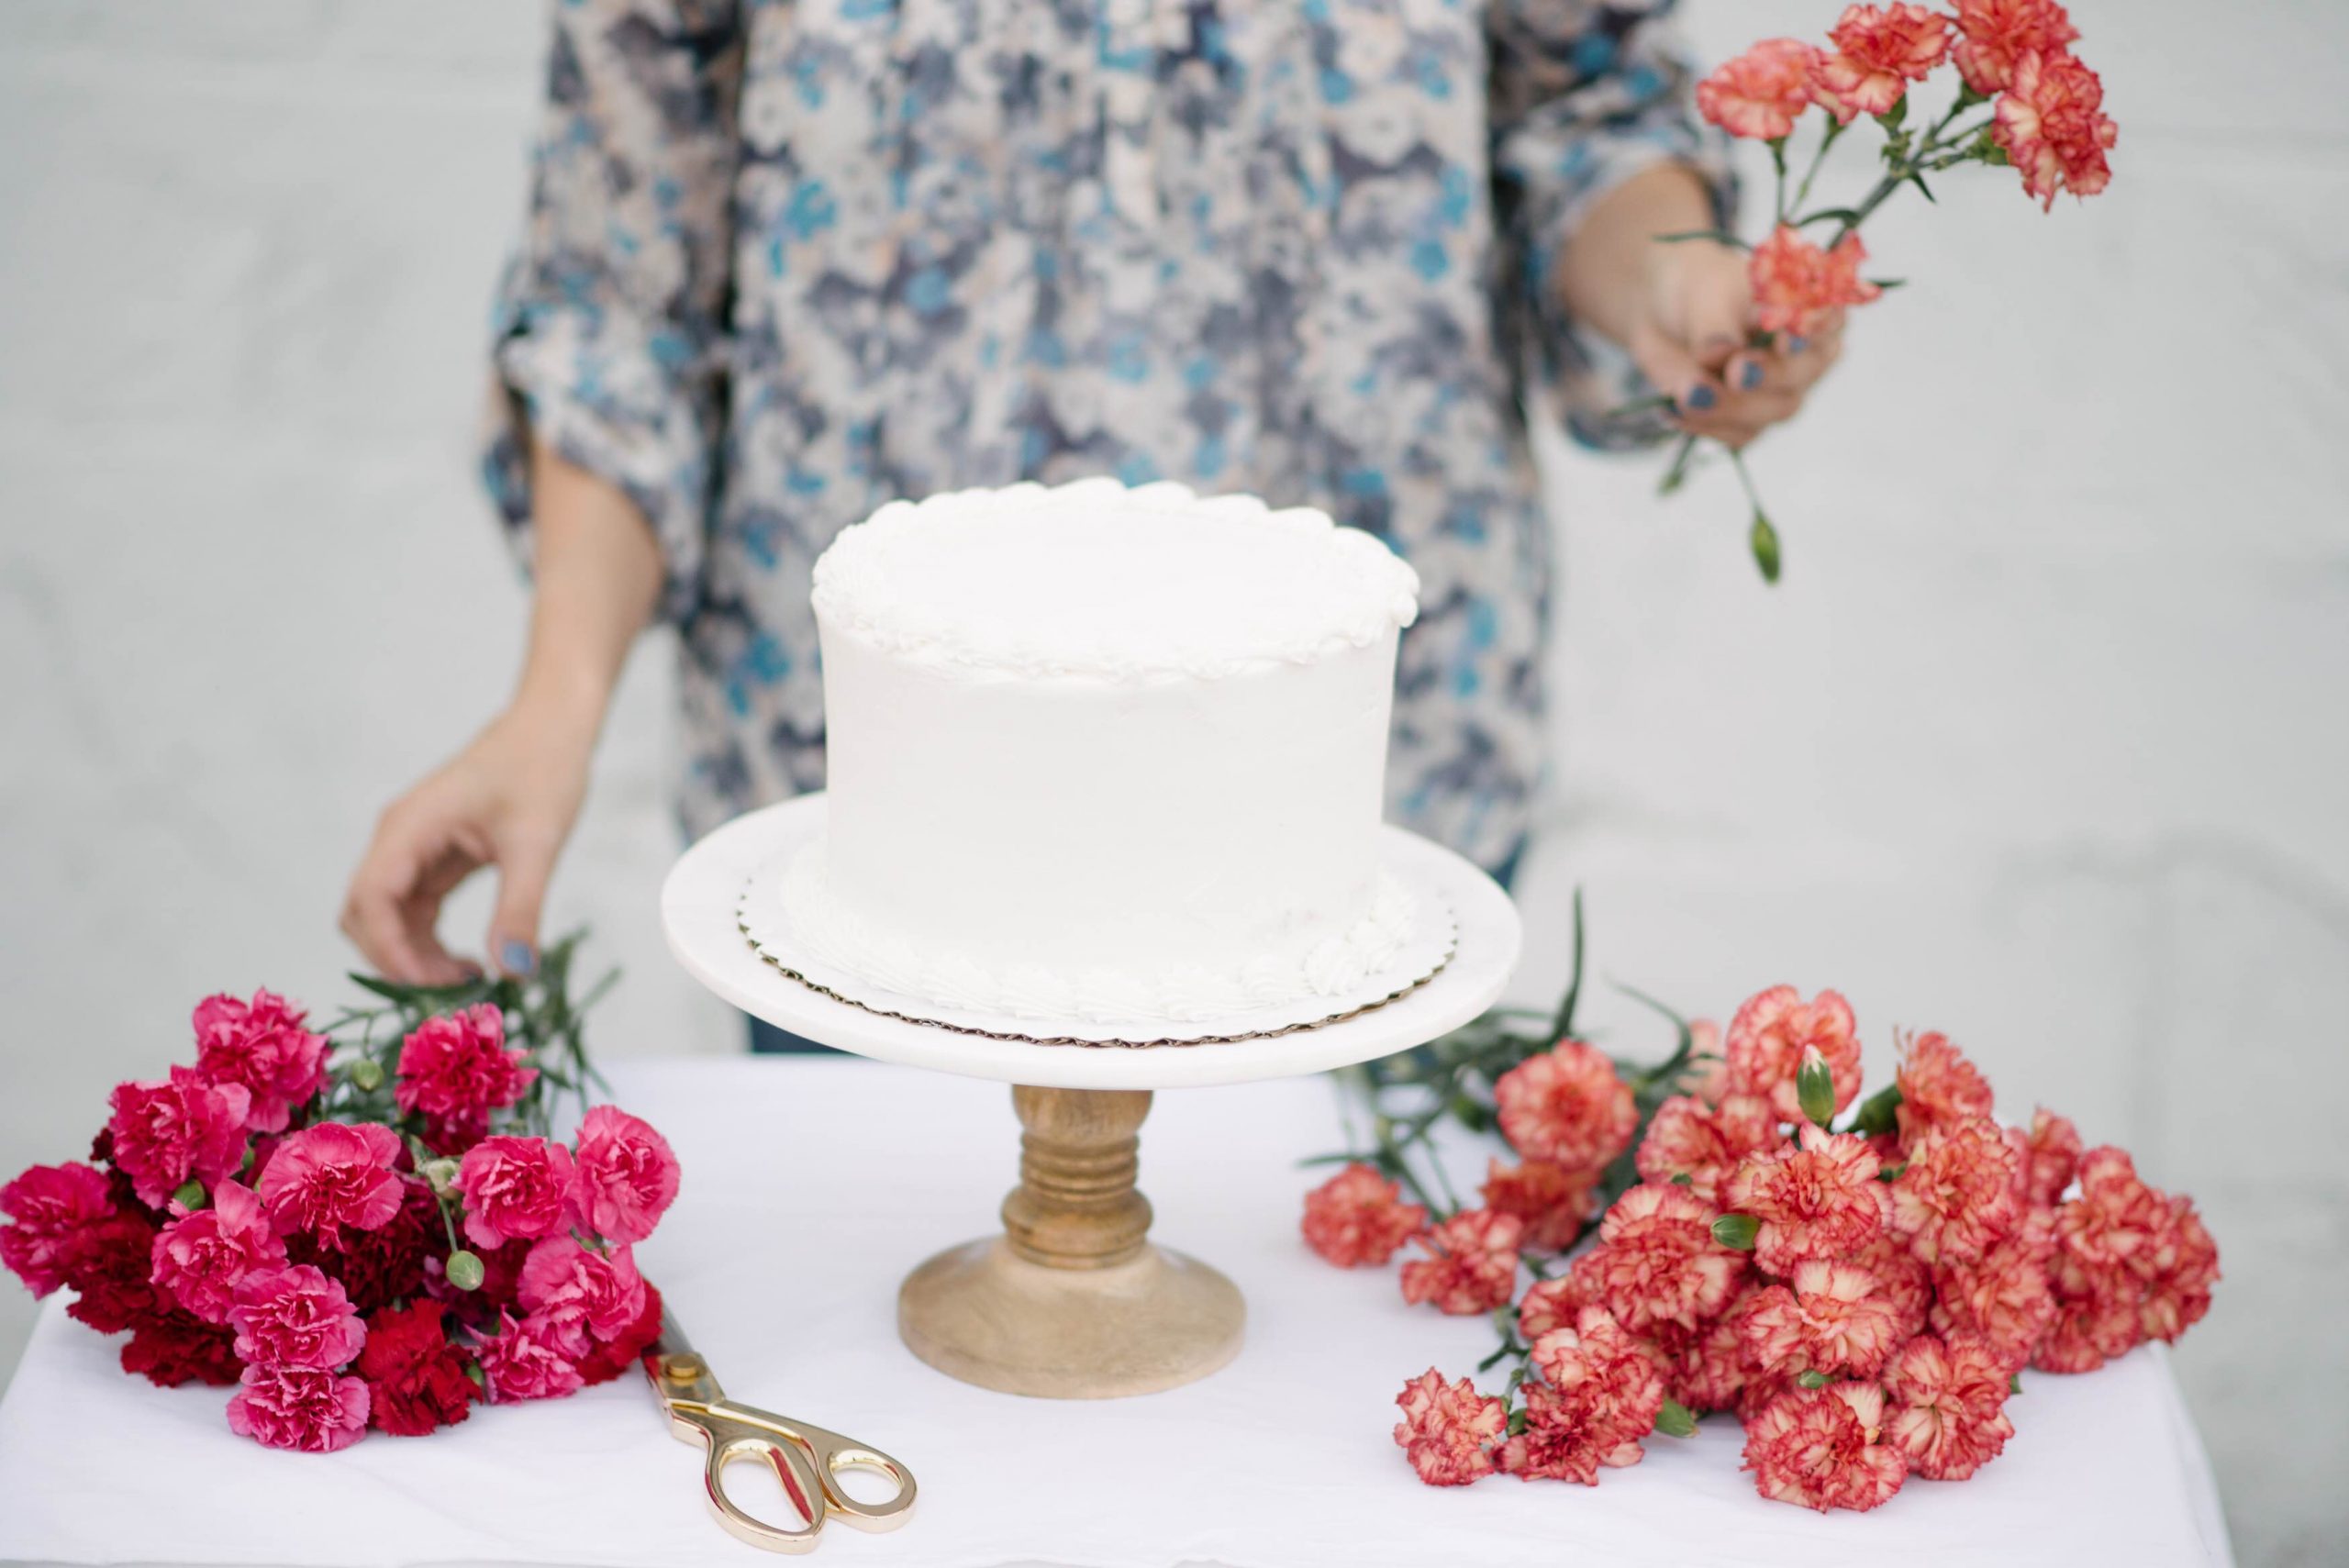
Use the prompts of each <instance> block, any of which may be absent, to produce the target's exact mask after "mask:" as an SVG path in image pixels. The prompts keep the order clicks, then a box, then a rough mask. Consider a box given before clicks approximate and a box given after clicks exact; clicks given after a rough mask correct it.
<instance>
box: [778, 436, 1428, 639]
mask: <svg viewBox="0 0 2349 1568" xmlns="http://www.w3.org/2000/svg"><path fill="white" fill-rule="evenodd" d="M1007 527H1009V528H1016V530H1017V536H1018V537H1017V540H1016V546H1017V547H1016V548H1006V540H1005V536H1004V531H1003V530H1004V529H1005V528H1007ZM1418 595H1419V577H1418V574H1417V573H1414V572H1413V571H1412V570H1411V568H1410V567H1409V566H1408V564H1407V563H1405V562H1403V561H1402V560H1401V559H1400V558H1398V557H1397V555H1396V554H1395V553H1394V552H1393V551H1392V550H1388V549H1387V548H1386V546H1385V545H1384V544H1382V543H1380V542H1379V541H1378V540H1377V539H1375V538H1373V537H1372V536H1371V535H1369V534H1366V533H1364V532H1362V531H1361V530H1360V529H1358V528H1340V527H1338V526H1337V525H1336V524H1335V523H1333V522H1332V521H1331V520H1330V517H1329V515H1328V514H1326V513H1323V512H1319V511H1315V510H1313V509H1312V508H1310V507H1303V506H1298V507H1289V508H1286V509H1282V510H1277V511H1275V510H1273V509H1270V508H1268V507H1266V506H1265V505H1264V502H1262V501H1260V500H1258V499H1257V498H1256V497H1254V496H1252V495H1222V496H1215V497H1208V498H1202V497H1200V496H1197V495H1194V494H1192V492H1191V491H1190V490H1188V489H1186V488H1185V487H1184V486H1183V485H1180V484H1145V485H1142V486H1140V487H1139V488H1133V489H1129V488H1127V487H1126V486H1124V485H1122V484H1119V483H1117V482H1116V481H1115V480H1109V479H1085V480H1078V481H1076V482H1074V484H1063V485H1058V486H1055V487H1052V488H1046V487H1045V486H1043V485H1040V484H1014V485H1010V486H1008V487H1007V488H1004V489H1001V490H963V491H957V492H952V493H950V494H946V495H933V496H930V497H929V498H928V499H926V500H921V501H896V502H892V503H890V504H889V505H888V506H884V507H882V508H881V509H880V510H879V511H878V512H876V513H874V515H873V517H871V518H870V519H869V520H868V521H866V522H863V523H860V524H857V525H856V526H854V527H852V528H847V529H844V530H843V531H842V532H841V535H840V537H839V538H838V539H836V540H834V541H833V543H832V545H831V547H830V548H829V550H826V551H825V552H824V554H823V556H822V558H821V559H820V560H818V562H817V563H816V571H815V605H816V609H817V611H818V614H819V615H820V616H821V617H824V621H825V624H826V626H827V627H828V628H839V629H841V630H844V631H848V632H850V633H852V634H853V635H855V636H856V637H858V638H861V639H863V640H865V641H867V642H869V643H871V644H872V645H874V647H876V648H879V649H881V650H884V651H886V652H888V653H891V654H893V655H896V656H897V657H899V658H903V659H907V660H909V661H913V662H920V663H923V664H925V665H929V666H931V667H944V668H959V669H964V670H970V671H974V672H991V673H1002V674H1009V675H1014V676H1023V677H1030V678H1038V677H1051V676H1063V675H1069V676H1086V677H1096V678H1103V679H1109V680H1130V679H1149V678H1163V677H1167V676H1188V677H1191V678H1194V679H1200V680H1214V679H1219V678H1221V677H1224V676H1227V675H1230V674H1235V673H1240V672H1241V671H1243V670H1245V669H1247V668H1249V667H1251V666H1254V665H1261V664H1264V663H1267V662H1286V663H1304V662H1311V661H1313V660H1316V659H1319V658H1321V657H1322V656H1324V655H1326V654H1328V653H1329V652H1330V651H1333V650H1336V649H1339V648H1342V647H1355V648H1361V647H1365V646H1368V645H1370V644H1371V643H1373V642H1375V641H1377V640H1378V639H1382V638H1384V637H1386V635H1388V634H1389V633H1391V632H1393V631H1394V630H1395V629H1397V628H1400V627H1406V626H1408V625H1410V624H1411V621H1412V620H1413V618H1414V617H1416V616H1417V614H1418V609H1419V600H1418Z"/></svg>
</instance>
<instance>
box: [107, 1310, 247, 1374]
mask: <svg viewBox="0 0 2349 1568" xmlns="http://www.w3.org/2000/svg"><path fill="white" fill-rule="evenodd" d="M236 1338H237V1336H236V1334H235V1333H234V1332H233V1331H231V1330H230V1329H226V1328H220V1327H216V1326H215V1325H213V1324H210V1323H206V1322H205V1321H204V1320H203V1319H201V1318H196V1317H195V1316H194V1315H193V1314H191V1313H186V1312H167V1313H163V1314H161V1315H159V1316H157V1317H152V1318H141V1319H139V1322H138V1323H137V1324H136V1325H134V1326H133V1327H132V1329H131V1330H130V1338H129V1339H128V1340H127V1341H125V1342H124V1344H123V1347H122V1370H123V1371H125V1372H127V1373H131V1374H132V1375H133V1376H136V1377H143V1378H145V1379H146V1380H147V1381H148V1382H150V1383H151V1384H154V1385H156V1386H157V1387H159V1388H177V1387H179V1386H180V1385H182V1384H185V1383H202V1384H208V1385H211V1386H213V1387H215V1388H226V1387H228V1385H230V1384H232V1383H234V1382H236V1381H237V1374H238V1373H239V1372H241V1371H243V1370H244V1362H241V1361H239V1360H238V1359H237V1352H236Z"/></svg>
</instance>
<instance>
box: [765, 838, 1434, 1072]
mask: <svg viewBox="0 0 2349 1568" xmlns="http://www.w3.org/2000/svg"><path fill="white" fill-rule="evenodd" d="M754 886H755V880H753V881H752V882H751V883H746V884H744V887H743V891H742V896H741V897H740V898H738V899H736V900H735V904H734V911H735V914H734V929H736V930H738V931H740V932H741V933H742V940H743V941H744V942H745V943H747V944H748V945H749V947H750V949H751V952H753V953H755V954H757V955H758V959H759V962H762V963H763V964H765V965H766V966H767V967H768V968H769V969H772V970H774V972H775V973H778V974H781V975H784V976H785V977H786V978H787V979H790V980H792V981H794V982H796V983H797V984H801V985H804V986H806V987H807V989H808V990H810V991H813V992H815V993H816V995H819V996H824V997H828V998H829V999H830V1000H832V1001H835V1002H839V1003H842V1004H844V1005H846V1006H851V1007H854V1008H856V1009H857V1010H858V1011H859V1012H863V1013H871V1014H872V1015H873V1016H874V1017H875V1018H894V1019H896V1021H897V1022H899V1023H905V1024H919V1025H921V1026H922V1027H923V1028H924V1029H942V1030H944V1031H945V1032H946V1033H948V1034H960V1035H970V1036H973V1037H974V1038H976V1039H979V1040H1012V1041H1017V1042H1019V1043H1022V1044H1026V1045H1074V1046H1082V1047H1086V1048H1089V1049H1093V1050H1109V1051H1155V1050H1162V1049H1168V1048H1173V1047H1177V1046H1189V1045H1230V1044H1233V1043H1235V1042H1236V1041H1240V1040H1277V1039H1279V1038H1280V1037H1281V1036H1283V1035H1290V1034H1302V1033H1304V1032H1305V1031H1306V1030H1308V1029H1321V1028H1324V1027H1326V1026H1328V1025H1330V1024H1341V1023H1344V1022H1345V1021H1346V1020H1347V1019H1348V1018H1360V1017H1362V1016H1363V1015H1364V1013H1369V1012H1375V1011H1376V1010H1377V1009H1379V1008H1380V1007H1383V1006H1386V1005H1387V1004H1388V1003H1389V1002H1394V1001H1399V1000H1400V999H1401V998H1403V997H1405V996H1408V995H1410V994H1411V993H1412V992H1414V991H1417V990H1418V989H1419V987H1420V986H1422V985H1425V984H1428V982H1430V981H1431V980H1433V979H1434V978H1435V977H1436V976H1437V975H1439V974H1442V973H1443V972H1444V971H1445V970H1446V969H1447V968H1449V967H1451V964H1452V956H1453V953H1455V952H1457V951H1460V927H1459V921H1458V920H1457V918H1454V919H1453V931H1452V940H1451V941H1450V942H1449V943H1447V944H1446V945H1445V947H1444V950H1443V956H1442V958H1441V959H1438V960H1437V961H1436V966H1435V967H1434V968H1433V969H1431V970H1429V971H1428V972H1427V973H1425V974H1422V975H1420V976H1419V978H1418V979H1417V980H1414V981H1412V982H1410V983H1409V984H1406V985H1400V986H1397V988H1396V989H1394V990H1393V991H1390V992H1388V993H1387V994H1386V995H1384V996H1380V997H1377V998H1375V1000H1372V1001H1368V1002H1364V1003H1363V1004H1361V1005H1360V1006H1353V1007H1349V1008H1347V1009H1346V1010H1345V1011H1344V1012H1342V1013H1332V1014H1330V1016H1329V1017H1328V1018H1313V1019H1310V1020H1308V1021H1307V1022H1305V1023H1297V1024H1284V1025H1282V1026H1281V1027H1280V1028H1278V1029H1252V1030H1250V1031H1248V1032H1247V1033H1244V1034H1210V1035H1198V1036H1196V1037H1194V1038H1192V1039H1188V1040H1163V1039H1162V1040H1085V1039H1082V1038H1080V1037H1078V1036H1075V1035H1034V1034H1020V1033H1019V1032H1017V1031H1014V1030H999V1029H974V1028H972V1027H971V1026H969V1025H967V1024H950V1023H945V1022H942V1021H941V1020H939V1019H937V1018H920V1017H918V1016H917V1015H915V1014H912V1013H900V1012H896V1011H894V1010H892V1009H890V1008H887V1007H876V1006H872V1005H871V1004H869V1003H865V1002H860V1001H858V1000H857V999H856V998H855V997H853V996H844V995H841V993H839V992H838V991H835V990H833V989H832V988H831V987H830V986H829V985H818V984H816V982H814V981H812V980H810V979H808V978H807V976H806V975H805V974H802V973H800V972H799V971H797V970H796V969H794V968H792V967H791V966H790V965H789V964H787V963H785V962H783V961H782V960H781V959H778V958H776V957H775V956H774V954H773V953H771V952H769V951H767V950H766V949H764V948H763V947H761V946H760V945H759V943H758V940H757V939H756V938H754V937H752V936H751V928H750V926H749V925H748V924H746V923H745V922H744V921H743V919H742V913H741V912H742V909H743V907H744V906H745V904H746V903H747V901H748V900H749V898H750V895H751V889H752V887H754Z"/></svg>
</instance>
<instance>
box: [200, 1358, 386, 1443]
mask: <svg viewBox="0 0 2349 1568" xmlns="http://www.w3.org/2000/svg"><path fill="white" fill-rule="evenodd" d="M239 1383H240V1385H241V1386H240V1387H239V1389H238V1390H237V1392H236V1394H235V1395H234V1396H231V1397H230V1398H229V1400H228V1429H229V1430H230V1431H232V1432H235V1433H236V1434H237V1435H238V1436H239V1437H247V1438H250V1439H252V1440H254V1441H255V1442H257V1443H260V1444H261V1445H262V1447H264V1448H287V1449H297V1450H299V1451H302V1452H304V1453H332V1452H334V1451H336V1450H337V1449H344V1448H349V1447H350V1446H351V1444H352V1443H355V1442H357V1441H358V1440H360V1438H361V1437H362V1436H363V1435H365V1433H366V1430H367V1409H368V1396H367V1385H366V1384H365V1383H364V1382H363V1381H362V1380H361V1379H359V1378H356V1377H339V1376H337V1375H336V1374H335V1373H331V1372H320V1371H317V1369H315V1368H309V1367H292V1366H249V1367H247V1368H246V1369H245V1373H244V1376H243V1377H242V1378H240V1379H239Z"/></svg>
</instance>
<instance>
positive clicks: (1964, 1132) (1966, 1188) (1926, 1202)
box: [1892, 1117, 2022, 1263]
mask: <svg viewBox="0 0 2349 1568" xmlns="http://www.w3.org/2000/svg"><path fill="white" fill-rule="evenodd" d="M2021 1168H2022V1156H2021V1153H2019V1152H2018V1151H2016V1149H2015V1147H2014V1145H2012V1144H2011V1143H2009V1142H2008V1141H2007V1139H2006V1135H2005V1133H2003V1132H2002V1131H2001V1130H2000V1129H1999V1128H1998V1123H1997V1122H1994V1121H1992V1120H1991V1119H1990V1118H1987V1117H1976V1118H1973V1119H1971V1120H1968V1121H1962V1122H1958V1123H1956V1124H1955V1125H1954V1126H1952V1127H1949V1128H1945V1129H1941V1130H1939V1131H1935V1132H1929V1133H1927V1134H1926V1135H1925V1136H1924V1137H1923V1138H1921V1139H1920V1140H1918V1141H1917V1144H1916V1146H1915V1147H1914V1148H1913V1149H1911V1150H1910V1151H1909V1159H1908V1162H1907V1164H1906V1165H1904V1166H1903V1167H1902V1169H1901V1172H1900V1174H1899V1175H1898V1176H1897V1177H1895V1178H1894V1179H1893V1182H1892V1223H1893V1225H1894V1227H1895V1228H1896V1229H1898V1230H1899V1231H1900V1232H1901V1233H1902V1234H1904V1235H1906V1236H1907V1237H1908V1238H1909V1247H1910V1249H1911V1250H1912V1251H1915V1252H1916V1254H1917V1256H1919V1257H1920V1258H1922V1259H1924V1260H1925V1262H1929V1263H1931V1262H1943V1261H1945V1260H1953V1259H1970V1258H1978V1257H1980V1256H1981V1255H1982V1254H1983V1253H1984V1252H1985V1251H1987V1250H1988V1249H1989V1247H1990V1245H1991V1243H1992V1242H1994V1241H1997V1240H1998V1239H1999V1238H2000V1237H2002V1236H2005V1235H2007V1234H2008V1233H2009V1231H2011V1230H2013V1229H2014V1228H2015V1224H2016V1222H2017V1220H2018V1219H2019V1218H2021V1205H2020V1204H2018V1203H2017V1201H2016V1199H2015V1184H2016V1179H2017V1176H2018V1174H2019V1173H2020V1172H2021Z"/></svg>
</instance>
